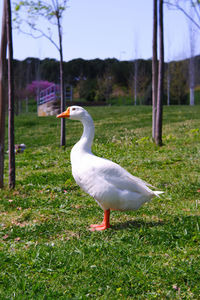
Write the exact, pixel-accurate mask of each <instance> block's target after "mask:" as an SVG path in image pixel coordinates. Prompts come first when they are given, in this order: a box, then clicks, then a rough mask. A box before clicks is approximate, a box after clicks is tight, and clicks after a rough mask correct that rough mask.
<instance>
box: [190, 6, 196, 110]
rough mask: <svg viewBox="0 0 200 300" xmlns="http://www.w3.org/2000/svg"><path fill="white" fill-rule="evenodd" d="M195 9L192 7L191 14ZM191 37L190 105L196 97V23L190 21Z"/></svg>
mask: <svg viewBox="0 0 200 300" xmlns="http://www.w3.org/2000/svg"><path fill="white" fill-rule="evenodd" d="M192 15H193V11H192V9H191V16H192ZM189 38H190V60H189V77H190V78H189V80H190V105H194V98H195V93H194V91H195V54H194V53H195V30H194V24H193V23H192V22H189Z"/></svg>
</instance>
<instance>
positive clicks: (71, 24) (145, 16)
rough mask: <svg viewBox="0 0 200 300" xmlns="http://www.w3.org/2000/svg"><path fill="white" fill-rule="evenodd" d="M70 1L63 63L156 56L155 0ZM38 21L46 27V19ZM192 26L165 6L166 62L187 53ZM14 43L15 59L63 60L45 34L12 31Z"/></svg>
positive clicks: (65, 25) (64, 20) (0, 9)
mask: <svg viewBox="0 0 200 300" xmlns="http://www.w3.org/2000/svg"><path fill="white" fill-rule="evenodd" d="M48 1H49V0H48ZM68 5H69V8H68V9H67V11H66V12H65V14H64V18H63V33H64V34H63V53H64V60H65V61H69V60H71V59H74V58H84V59H94V58H101V59H105V58H108V57H109V58H113V57H115V58H117V59H121V60H131V59H134V58H144V59H148V58H150V57H151V56H152V26H153V25H152V16H153V9H152V5H153V0H145V1H138V0H123V1H122V0H69V2H68ZM1 13H2V1H0V15H1ZM39 24H40V26H41V27H43V28H45V23H39ZM188 27H189V26H188V21H187V19H186V17H185V16H184V15H183V14H182V13H181V12H179V11H172V10H168V9H167V8H165V23H164V32H165V60H166V61H167V60H172V59H181V58H184V57H189V36H188V32H189V30H188ZM55 33H56V28H55ZM13 41H14V58H16V59H20V60H21V59H25V58H26V57H39V58H41V59H42V58H45V57H50V58H56V59H58V58H59V54H58V50H57V49H56V48H55V46H54V45H52V44H51V43H50V42H49V41H48V40H46V39H45V38H42V39H37V40H35V39H33V38H31V37H29V36H27V35H24V34H22V33H19V32H18V31H17V30H14V33H13ZM197 53H198V52H197Z"/></svg>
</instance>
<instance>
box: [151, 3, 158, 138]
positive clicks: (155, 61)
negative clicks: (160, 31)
mask: <svg viewBox="0 0 200 300" xmlns="http://www.w3.org/2000/svg"><path fill="white" fill-rule="evenodd" d="M157 86H158V57H157V0H154V2H153V58H152V138H153V140H154V139H155V132H156V106H157Z"/></svg>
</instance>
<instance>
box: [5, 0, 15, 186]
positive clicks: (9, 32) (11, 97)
mask: <svg viewBox="0 0 200 300" xmlns="http://www.w3.org/2000/svg"><path fill="white" fill-rule="evenodd" d="M6 4H7V5H6V27H7V41H8V119H9V123H8V147H9V188H14V187H15V144H14V73H13V42H12V17H11V3H10V0H7V1H6Z"/></svg>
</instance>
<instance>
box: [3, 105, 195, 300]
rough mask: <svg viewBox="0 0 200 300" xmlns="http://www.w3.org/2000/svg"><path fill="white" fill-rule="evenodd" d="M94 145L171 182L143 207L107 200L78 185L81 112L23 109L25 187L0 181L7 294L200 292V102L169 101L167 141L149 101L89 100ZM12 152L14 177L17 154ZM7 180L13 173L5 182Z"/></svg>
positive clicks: (19, 173)
mask: <svg viewBox="0 0 200 300" xmlns="http://www.w3.org/2000/svg"><path fill="white" fill-rule="evenodd" d="M88 111H89V112H90V113H91V115H92V116H93V118H94V121H95V126H96V135H95V140H94V145H93V152H94V153H95V154H97V155H99V156H103V157H106V158H108V159H112V160H113V161H115V162H117V163H119V164H120V165H122V166H123V167H124V168H126V169H127V170H128V171H130V172H131V173H132V174H134V175H136V176H139V177H141V178H142V179H144V180H146V181H148V182H149V183H151V184H153V185H154V186H156V187H157V188H158V189H160V190H163V191H164V192H165V194H164V196H163V197H162V198H156V199H154V200H152V201H151V202H150V203H148V204H145V205H144V206H142V207H141V208H140V209H139V210H138V211H135V212H134V211H132V212H126V213H125V212H112V214H111V224H112V225H113V226H112V228H110V229H108V230H106V231H104V232H90V231H89V225H90V224H91V223H96V222H100V221H101V219H102V217H103V212H102V210H101V209H100V208H99V207H98V206H97V204H96V203H95V201H94V200H93V199H92V198H91V197H89V196H88V195H86V194H85V193H84V192H82V191H81V190H80V189H79V187H77V185H76V183H75V182H74V179H73V178H72V175H71V167H70V160H69V158H70V149H71V147H72V145H73V144H74V143H75V142H76V141H77V140H78V139H79V137H80V135H81V132H82V127H81V124H80V123H79V122H75V121H70V120H67V125H66V131H67V133H66V138H67V147H66V149H65V150H64V149H62V148H60V147H59V138H60V121H59V120H58V119H56V118H55V117H46V118H38V117H37V116H36V115H34V114H32V113H30V114H27V115H25V114H24V115H20V116H18V117H17V118H16V143H25V144H26V146H27V149H26V151H25V152H24V153H23V154H18V155H17V156H16V188H15V190H11V191H10V190H8V189H7V188H5V189H3V190H1V191H0V199H1V201H0V211H1V215H0V299H26V300H27V299H199V295H200V287H199V282H200V256H199V246H200V229H199V228H200V220H199V215H200V198H199V195H200V193H199V192H198V190H199V189H200V185H199V171H200V161H199V155H200V128H199V127H200V126H199V125H200V106H195V107H188V106H187V107H186V106H185V107H184V106H181V107H175V106H173V107H165V108H164V125H163V142H164V145H163V147H161V148H159V147H157V146H156V145H155V144H154V143H152V141H151V108H150V107H132V106H126V107H125V106H124V107H98V108H96V107H90V108H88ZM7 159H8V158H7V155H6V163H5V164H6V166H5V168H6V174H5V178H6V182H7V176H8V174H7V169H8V161H7ZM6 186H7V183H6Z"/></svg>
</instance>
